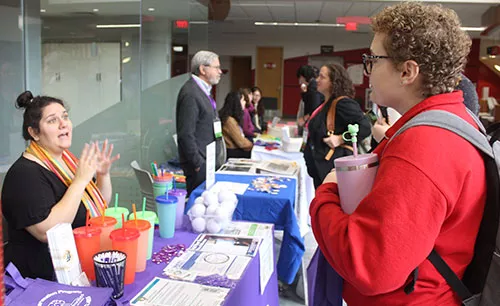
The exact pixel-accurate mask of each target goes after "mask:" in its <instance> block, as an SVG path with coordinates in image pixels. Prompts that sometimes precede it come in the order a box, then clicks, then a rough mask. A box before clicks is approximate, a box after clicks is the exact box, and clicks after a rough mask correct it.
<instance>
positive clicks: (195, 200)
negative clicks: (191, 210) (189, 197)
mask: <svg viewBox="0 0 500 306" xmlns="http://www.w3.org/2000/svg"><path fill="white" fill-rule="evenodd" d="M203 201H204V200H203V197H197V198H196V199H194V204H203Z"/></svg>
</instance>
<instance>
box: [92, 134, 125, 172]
mask: <svg viewBox="0 0 500 306" xmlns="http://www.w3.org/2000/svg"><path fill="white" fill-rule="evenodd" d="M95 146H96V148H97V170H96V173H97V174H98V175H107V174H109V170H110V169H111V165H112V164H113V163H114V162H115V161H117V160H119V159H120V154H117V155H115V156H113V157H111V154H112V153H113V144H110V145H108V140H107V139H106V140H104V143H103V144H102V149H99V143H98V142H97V141H96V142H95Z"/></svg>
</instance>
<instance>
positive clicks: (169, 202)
mask: <svg viewBox="0 0 500 306" xmlns="http://www.w3.org/2000/svg"><path fill="white" fill-rule="evenodd" d="M156 210H157V211H158V219H159V225H160V237H162V238H172V237H174V234H175V217H176V214H177V198H176V197H171V196H167V195H161V196H157V197H156Z"/></svg>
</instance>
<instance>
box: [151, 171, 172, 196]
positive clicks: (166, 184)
mask: <svg viewBox="0 0 500 306" xmlns="http://www.w3.org/2000/svg"><path fill="white" fill-rule="evenodd" d="M173 178H174V176H173V175H172V174H170V173H164V174H163V175H161V176H153V195H154V197H155V198H156V197H157V196H160V195H164V194H165V193H167V191H168V190H170V189H172V186H173V182H172V181H173Z"/></svg>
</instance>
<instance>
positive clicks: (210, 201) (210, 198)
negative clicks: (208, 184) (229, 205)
mask: <svg viewBox="0 0 500 306" xmlns="http://www.w3.org/2000/svg"><path fill="white" fill-rule="evenodd" d="M204 203H205V206H211V205H217V204H219V201H218V198H217V195H216V194H215V193H208V194H207V195H205V202H204Z"/></svg>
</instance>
